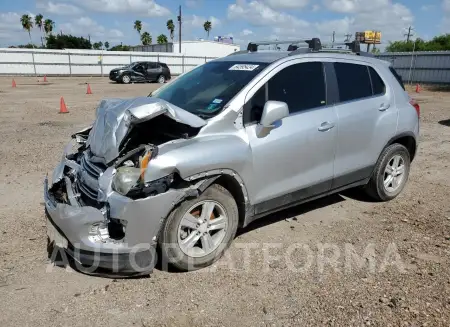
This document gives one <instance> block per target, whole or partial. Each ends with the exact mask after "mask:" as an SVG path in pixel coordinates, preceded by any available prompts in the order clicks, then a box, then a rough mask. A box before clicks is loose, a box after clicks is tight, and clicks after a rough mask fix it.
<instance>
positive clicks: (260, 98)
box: [244, 84, 267, 123]
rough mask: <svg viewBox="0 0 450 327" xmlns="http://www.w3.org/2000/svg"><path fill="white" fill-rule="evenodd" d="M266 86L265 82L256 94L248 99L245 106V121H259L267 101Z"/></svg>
mask: <svg viewBox="0 0 450 327" xmlns="http://www.w3.org/2000/svg"><path fill="white" fill-rule="evenodd" d="M266 86H267V84H264V85H263V86H262V87H261V88H260V89H259V90H258V91H257V92H256V93H255V94H254V95H253V97H252V98H251V99H250V100H249V101H247V103H246V104H245V106H244V123H251V122H259V121H260V120H261V115H262V112H263V109H264V104H265V103H266Z"/></svg>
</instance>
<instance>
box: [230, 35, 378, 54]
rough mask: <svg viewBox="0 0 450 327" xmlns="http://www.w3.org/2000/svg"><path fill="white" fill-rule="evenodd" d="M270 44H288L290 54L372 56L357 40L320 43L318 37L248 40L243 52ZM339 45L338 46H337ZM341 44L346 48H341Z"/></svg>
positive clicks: (254, 50) (252, 50)
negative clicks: (316, 53)
mask: <svg viewBox="0 0 450 327" xmlns="http://www.w3.org/2000/svg"><path fill="white" fill-rule="evenodd" d="M301 43H306V44H307V46H299V44H301ZM271 44H289V47H288V49H287V50H288V51H291V53H290V54H289V55H290V56H293V55H296V54H300V53H311V52H337V53H352V54H356V55H359V56H365V57H374V55H373V54H371V53H368V52H362V51H361V44H360V42H359V41H352V42H342V43H340V42H333V43H328V44H322V42H321V41H320V39H319V38H311V39H298V40H286V41H282V40H279V41H258V42H250V43H249V44H248V46H247V51H245V50H244V51H239V52H238V53H243V52H257V51H258V47H259V46H260V45H271ZM339 46H340V47H339ZM342 46H345V47H346V48H345V49H343V48H342Z"/></svg>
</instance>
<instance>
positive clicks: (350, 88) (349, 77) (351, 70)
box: [334, 62, 372, 102]
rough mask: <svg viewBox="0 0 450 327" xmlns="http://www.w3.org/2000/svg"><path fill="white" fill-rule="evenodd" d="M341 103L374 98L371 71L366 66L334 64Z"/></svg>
mask: <svg viewBox="0 0 450 327" xmlns="http://www.w3.org/2000/svg"><path fill="white" fill-rule="evenodd" d="M334 69H335V71H336V77H337V81H338V87H339V98H340V101H341V102H344V101H351V100H357V99H361V98H366V97H370V96H372V85H371V83H370V77H369V70H368V69H367V66H366V65H358V64H346V63H340V62H336V63H334Z"/></svg>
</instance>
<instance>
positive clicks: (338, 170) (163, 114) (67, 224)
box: [44, 41, 419, 274]
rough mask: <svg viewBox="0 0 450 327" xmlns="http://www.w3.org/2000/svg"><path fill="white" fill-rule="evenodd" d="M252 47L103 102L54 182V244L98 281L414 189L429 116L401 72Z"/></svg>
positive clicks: (211, 256) (361, 59)
mask: <svg viewBox="0 0 450 327" xmlns="http://www.w3.org/2000/svg"><path fill="white" fill-rule="evenodd" d="M278 43H280V42H279V41H278ZM249 50H250V51H246V52H245V53H239V54H234V55H231V56H228V57H225V58H220V59H217V60H214V61H211V62H208V63H206V64H204V65H201V66H199V67H197V68H195V69H194V70H192V71H190V72H188V73H185V74H183V75H182V76H179V77H178V78H177V79H175V80H173V81H172V82H170V83H168V84H166V85H164V86H163V87H161V88H160V89H158V90H157V91H155V92H153V94H150V96H148V97H141V98H135V99H108V100H104V101H102V102H101V103H100V105H99V107H98V109H97V118H96V120H95V122H94V124H93V126H91V127H89V128H87V129H85V130H83V131H80V132H78V133H76V134H74V135H73V136H72V139H73V140H72V142H71V143H69V146H68V147H67V148H66V150H65V151H64V155H63V158H62V161H61V163H60V164H59V165H58V166H57V167H56V169H55V170H54V172H53V179H52V183H51V184H50V185H49V182H48V180H47V178H46V179H45V188H44V196H45V204H46V212H47V221H48V224H47V225H48V228H47V231H48V232H47V233H48V240H49V244H50V245H51V246H50V247H49V248H50V249H58V251H60V249H63V250H64V251H62V253H64V254H69V257H68V258H69V259H70V260H71V261H72V263H73V262H74V263H75V264H77V266H78V268H79V269H84V270H85V271H87V270H88V267H89V268H90V267H91V266H94V268H106V269H107V270H113V271H114V272H116V273H126V274H146V273H149V272H150V271H151V270H152V268H153V266H154V264H155V262H156V259H157V257H158V259H159V260H160V261H161V262H163V263H168V264H170V265H171V266H174V267H176V268H178V269H181V270H193V269H198V268H201V267H205V266H208V265H210V264H212V263H213V262H214V261H215V260H217V259H218V258H219V257H220V255H221V254H222V253H223V252H224V251H225V250H226V249H227V247H228V246H229V245H230V243H231V242H232V240H233V238H234V237H235V234H236V231H237V229H238V228H241V227H245V226H246V225H248V224H249V223H251V222H252V221H254V220H255V219H260V218H262V217H264V216H266V215H267V214H269V213H272V212H275V211H278V210H281V209H284V208H287V207H290V206H294V205H297V204H300V203H303V202H306V201H310V200H313V199H316V198H319V197H322V196H326V195H329V194H331V193H335V192H339V191H342V190H344V189H348V188H352V187H361V189H364V190H365V191H367V193H368V194H369V195H370V196H372V197H373V198H374V199H376V200H379V201H387V200H391V199H393V198H395V197H396V196H397V195H398V194H399V193H400V192H401V191H402V189H403V188H404V186H405V183H406V181H407V179H408V174H409V171H410V163H411V161H412V160H413V158H414V156H415V154H416V147H417V141H418V135H419V106H418V105H417V104H415V103H412V102H411V99H410V98H409V97H408V95H407V93H406V92H405V90H404V87H403V84H402V82H401V78H400V77H399V76H398V75H397V74H396V73H395V71H394V70H393V68H392V67H390V64H389V63H387V62H384V61H380V60H377V59H375V58H370V57H366V56H363V55H355V54H354V53H351V52H350V53H346V52H345V51H338V52H345V53H336V51H331V50H325V49H319V50H317V49H312V48H311V47H309V48H308V50H307V51H304V50H302V49H296V50H295V51H258V50H257V44H256V46H255V44H252V46H250V45H249ZM74 145H77V146H76V147H73V146H74ZM156 249H158V251H156ZM157 254H159V256H157ZM93 271H94V270H89V271H88V272H93ZM95 271H98V269H97V270H95ZM94 273H95V272H94Z"/></svg>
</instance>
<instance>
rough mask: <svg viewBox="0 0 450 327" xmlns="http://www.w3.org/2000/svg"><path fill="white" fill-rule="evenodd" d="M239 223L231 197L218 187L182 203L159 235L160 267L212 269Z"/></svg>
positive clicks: (172, 213) (234, 203)
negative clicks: (211, 266) (166, 265)
mask: <svg viewBox="0 0 450 327" xmlns="http://www.w3.org/2000/svg"><path fill="white" fill-rule="evenodd" d="M238 219H239V218H238V209H237V205H236V202H235V200H234V198H233V196H232V195H231V194H230V193H229V192H228V191H227V190H226V189H225V188H223V187H221V186H220V185H216V184H214V185H212V186H211V187H209V188H208V189H207V190H205V191H204V192H203V193H202V194H201V195H200V196H199V197H198V198H195V199H192V200H188V201H185V202H183V203H181V205H179V206H178V207H177V208H176V209H174V210H173V211H172V212H171V213H170V215H169V217H168V218H167V220H166V222H165V224H164V227H163V230H162V233H161V235H160V239H159V245H160V248H161V255H162V258H161V259H162V264H163V265H165V264H166V263H169V264H170V265H171V266H173V267H175V268H177V269H179V270H183V271H189V270H196V269H200V268H203V267H206V266H209V265H211V264H212V263H214V262H215V261H216V260H218V259H219V258H220V257H221V256H222V254H223V253H224V252H225V250H226V249H227V248H228V247H229V246H230V244H231V242H232V241H233V239H234V236H235V235H236V230H237V226H238Z"/></svg>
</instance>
